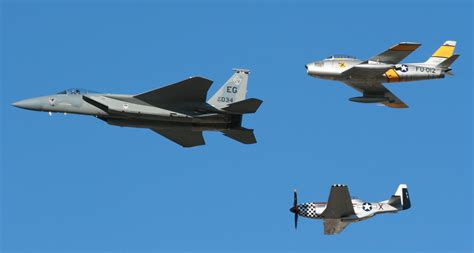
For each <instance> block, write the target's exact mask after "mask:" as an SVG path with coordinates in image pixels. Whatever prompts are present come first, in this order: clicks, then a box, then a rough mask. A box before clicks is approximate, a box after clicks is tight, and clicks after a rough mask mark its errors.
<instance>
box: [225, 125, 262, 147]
mask: <svg viewBox="0 0 474 253" xmlns="http://www.w3.org/2000/svg"><path fill="white" fill-rule="evenodd" d="M222 133H223V134H224V135H225V136H227V137H229V138H231V139H234V140H236V141H238V142H240V143H243V144H254V143H257V139H256V138H255V135H254V133H253V129H247V128H243V127H239V128H233V129H227V130H224V131H222Z"/></svg>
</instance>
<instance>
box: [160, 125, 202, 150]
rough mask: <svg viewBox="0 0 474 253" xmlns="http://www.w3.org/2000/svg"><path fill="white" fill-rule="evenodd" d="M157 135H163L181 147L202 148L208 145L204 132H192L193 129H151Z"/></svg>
mask: <svg viewBox="0 0 474 253" xmlns="http://www.w3.org/2000/svg"><path fill="white" fill-rule="evenodd" d="M151 130H153V131H154V132H156V133H159V134H161V135H162V136H164V137H165V138H167V139H168V140H171V141H173V142H176V143H178V144H179V145H181V146H183V147H185V148H189V147H195V146H201V145H204V144H206V143H205V142H204V137H203V136H202V131H192V130H191V129H159V128H153V129H151Z"/></svg>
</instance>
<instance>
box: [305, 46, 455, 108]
mask: <svg viewBox="0 0 474 253" xmlns="http://www.w3.org/2000/svg"><path fill="white" fill-rule="evenodd" d="M420 45H421V44H419V43H412V42H402V43H399V44H397V45H395V46H393V47H391V48H390V49H388V50H386V51H385V52H383V53H381V54H379V55H377V56H374V57H372V58H370V59H368V60H365V61H362V60H359V59H356V58H354V57H351V56H344V55H334V56H331V57H328V58H327V59H325V60H322V61H316V62H312V63H309V64H307V65H306V66H305V67H306V71H307V73H308V75H310V76H313V77H317V78H322V79H329V80H336V81H341V82H343V83H345V84H347V85H348V86H350V87H352V88H354V89H356V90H357V91H359V92H361V93H362V94H363V95H362V96H360V97H353V98H350V99H349V100H350V101H353V102H359V103H382V104H384V105H385V106H388V107H392V108H407V107H408V106H407V105H406V104H405V103H404V102H403V101H402V100H400V99H399V98H398V97H397V96H395V95H394V94H393V93H392V92H390V91H389V90H388V89H387V88H385V87H384V86H383V83H396V82H409V81H418V80H427V79H437V78H444V76H445V74H448V75H452V72H451V67H450V66H451V64H453V62H454V61H455V60H456V59H457V58H458V57H459V55H457V54H453V53H454V49H455V46H456V41H446V42H445V43H444V44H443V45H442V46H441V47H440V48H439V49H438V50H436V52H435V53H434V54H433V55H432V56H431V57H430V58H429V59H428V60H427V61H425V62H421V63H402V64H400V62H401V61H402V60H403V59H404V58H405V57H407V56H408V55H409V54H410V53H411V52H413V51H414V50H415V49H417V48H418V47H419V46H420Z"/></svg>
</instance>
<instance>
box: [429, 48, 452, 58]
mask: <svg viewBox="0 0 474 253" xmlns="http://www.w3.org/2000/svg"><path fill="white" fill-rule="evenodd" d="M453 52H454V47H453V46H449V45H443V46H441V47H440V48H438V50H436V52H435V53H434V54H433V55H432V57H442V58H449V57H451V56H452V55H453Z"/></svg>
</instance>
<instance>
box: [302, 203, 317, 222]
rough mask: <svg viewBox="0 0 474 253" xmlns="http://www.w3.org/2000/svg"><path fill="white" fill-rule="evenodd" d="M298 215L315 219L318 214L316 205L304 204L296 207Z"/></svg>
mask: <svg viewBox="0 0 474 253" xmlns="http://www.w3.org/2000/svg"><path fill="white" fill-rule="evenodd" d="M298 210H299V212H298V213H299V215H301V216H304V217H308V218H317V217H318V214H317V213H316V204H314V203H305V204H301V205H299V206H298Z"/></svg>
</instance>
